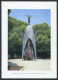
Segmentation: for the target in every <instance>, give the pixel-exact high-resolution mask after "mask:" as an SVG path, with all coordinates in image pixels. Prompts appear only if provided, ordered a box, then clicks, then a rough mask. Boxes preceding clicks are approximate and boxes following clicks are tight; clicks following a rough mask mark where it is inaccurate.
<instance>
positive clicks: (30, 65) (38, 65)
mask: <svg viewBox="0 0 58 80" xmlns="http://www.w3.org/2000/svg"><path fill="white" fill-rule="evenodd" d="M50 62H51V60H50V59H45V60H44V59H37V61H22V59H9V60H8V64H9V65H20V66H24V68H23V69H21V70H23V71H26V70H27V71H31V70H33V71H37V70H50Z"/></svg>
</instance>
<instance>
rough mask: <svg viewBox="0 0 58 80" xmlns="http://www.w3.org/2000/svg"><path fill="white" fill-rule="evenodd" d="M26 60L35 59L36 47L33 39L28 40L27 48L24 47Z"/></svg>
mask: <svg viewBox="0 0 58 80" xmlns="http://www.w3.org/2000/svg"><path fill="white" fill-rule="evenodd" d="M24 52H25V54H24V60H33V59H34V47H33V44H32V41H31V39H28V40H27V43H26V46H25V49H24Z"/></svg>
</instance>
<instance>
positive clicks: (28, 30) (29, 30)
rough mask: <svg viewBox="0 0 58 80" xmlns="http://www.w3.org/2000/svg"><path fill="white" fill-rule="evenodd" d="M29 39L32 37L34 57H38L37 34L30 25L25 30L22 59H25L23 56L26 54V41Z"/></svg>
mask: <svg viewBox="0 0 58 80" xmlns="http://www.w3.org/2000/svg"><path fill="white" fill-rule="evenodd" d="M28 39H30V40H31V41H32V44H33V48H34V55H35V56H34V59H37V55H36V43H35V35H34V32H33V29H32V27H31V26H30V25H28V26H27V27H26V30H25V34H24V37H23V46H22V59H23V56H24V55H25V51H24V49H25V46H26V43H27V41H28Z"/></svg>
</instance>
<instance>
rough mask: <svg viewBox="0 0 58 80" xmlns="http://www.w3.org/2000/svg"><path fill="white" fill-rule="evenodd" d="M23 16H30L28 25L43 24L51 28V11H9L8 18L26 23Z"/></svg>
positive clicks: (25, 18) (26, 20)
mask: <svg viewBox="0 0 58 80" xmlns="http://www.w3.org/2000/svg"><path fill="white" fill-rule="evenodd" d="M25 15H31V16H32V17H31V19H30V25H31V26H33V25H35V24H41V23H43V22H45V23H47V24H49V26H51V11H50V9H11V13H10V14H9V16H10V17H13V18H16V19H17V20H21V21H24V22H27V23H28V18H27V17H26V16H25Z"/></svg>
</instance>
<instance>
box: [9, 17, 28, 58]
mask: <svg viewBox="0 0 58 80" xmlns="http://www.w3.org/2000/svg"><path fill="white" fill-rule="evenodd" d="M26 26H27V23H25V22H23V21H20V20H16V19H15V18H11V17H9V18H8V53H9V54H10V57H11V58H15V57H16V58H18V57H19V56H22V41H23V35H24V31H25V28H26Z"/></svg>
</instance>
